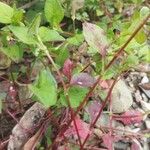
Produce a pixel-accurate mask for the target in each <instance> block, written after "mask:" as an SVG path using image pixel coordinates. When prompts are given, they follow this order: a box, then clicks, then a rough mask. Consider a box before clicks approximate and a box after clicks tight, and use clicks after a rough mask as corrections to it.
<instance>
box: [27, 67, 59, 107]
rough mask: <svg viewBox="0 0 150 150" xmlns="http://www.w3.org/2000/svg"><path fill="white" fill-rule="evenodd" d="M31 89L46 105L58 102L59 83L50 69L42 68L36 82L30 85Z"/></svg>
mask: <svg viewBox="0 0 150 150" xmlns="http://www.w3.org/2000/svg"><path fill="white" fill-rule="evenodd" d="M29 89H30V90H31V91H32V92H33V94H35V95H36V96H37V98H38V99H39V101H40V102H41V103H43V104H44V105H45V106H46V107H50V106H53V105H55V104H56V100H57V83H56V81H55V79H54V77H53V76H52V74H51V72H50V71H49V70H48V69H47V70H41V72H40V74H39V76H38V78H37V80H36V82H35V84H33V85H29Z"/></svg>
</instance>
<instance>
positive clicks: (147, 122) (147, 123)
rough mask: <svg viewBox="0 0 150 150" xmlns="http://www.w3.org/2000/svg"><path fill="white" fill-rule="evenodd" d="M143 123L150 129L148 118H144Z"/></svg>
mask: <svg viewBox="0 0 150 150" xmlns="http://www.w3.org/2000/svg"><path fill="white" fill-rule="evenodd" d="M145 125H146V128H147V129H150V119H147V120H145Z"/></svg>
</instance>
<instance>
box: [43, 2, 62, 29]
mask: <svg viewBox="0 0 150 150" xmlns="http://www.w3.org/2000/svg"><path fill="white" fill-rule="evenodd" d="M44 12H45V16H46V19H47V21H48V22H49V23H51V25H52V26H53V27H57V26H58V25H59V23H60V22H61V21H62V19H63V17H64V10H63V8H62V6H61V4H60V1H59V0H46V2H45V8H44Z"/></svg>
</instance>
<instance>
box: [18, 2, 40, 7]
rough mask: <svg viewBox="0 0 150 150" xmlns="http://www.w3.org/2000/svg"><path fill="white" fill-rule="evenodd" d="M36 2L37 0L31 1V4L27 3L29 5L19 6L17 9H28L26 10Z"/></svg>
mask: <svg viewBox="0 0 150 150" xmlns="http://www.w3.org/2000/svg"><path fill="white" fill-rule="evenodd" d="M38 1H39V0H33V1H31V2H29V3H27V4H25V5H23V6H21V7H19V8H20V9H28V8H30V7H32V6H33V5H34V4H36V3H37V2H38Z"/></svg>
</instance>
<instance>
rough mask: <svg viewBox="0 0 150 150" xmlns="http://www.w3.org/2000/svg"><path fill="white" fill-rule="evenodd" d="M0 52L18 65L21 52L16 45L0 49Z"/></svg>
mask: <svg viewBox="0 0 150 150" xmlns="http://www.w3.org/2000/svg"><path fill="white" fill-rule="evenodd" d="M0 50H1V51H2V52H3V53H4V54H5V55H7V56H8V57H9V58H11V59H12V60H13V61H14V62H16V63H18V62H19V61H20V60H21V58H22V56H23V50H22V49H21V48H20V47H19V46H18V45H10V46H9V47H2V48H1V49H0Z"/></svg>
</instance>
